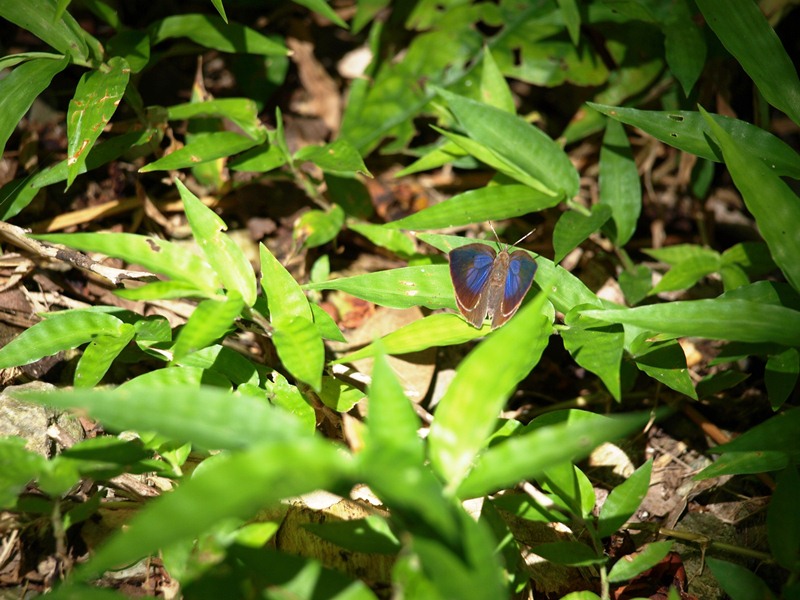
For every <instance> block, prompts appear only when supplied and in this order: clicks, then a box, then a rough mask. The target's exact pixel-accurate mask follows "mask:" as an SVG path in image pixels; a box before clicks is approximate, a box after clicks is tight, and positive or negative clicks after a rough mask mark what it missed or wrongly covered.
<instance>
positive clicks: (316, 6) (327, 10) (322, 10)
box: [293, 0, 349, 29]
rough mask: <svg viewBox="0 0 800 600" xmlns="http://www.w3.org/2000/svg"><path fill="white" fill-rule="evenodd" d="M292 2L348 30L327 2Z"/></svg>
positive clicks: (305, 0) (316, 0)
mask: <svg viewBox="0 0 800 600" xmlns="http://www.w3.org/2000/svg"><path fill="white" fill-rule="evenodd" d="M293 2H294V3H295V4H300V5H301V6H305V7H306V8H307V9H309V10H312V11H314V12H315V13H318V14H320V15H322V16H323V17H325V18H326V19H329V20H330V21H331V22H333V23H336V25H338V26H339V27H344V28H345V29H349V27H348V26H347V23H345V22H344V21H343V20H342V18H341V17H340V16H339V15H337V14H336V12H335V11H334V10H333V9H332V8H331V7H330V6H329V5H328V3H327V2H325V0H293Z"/></svg>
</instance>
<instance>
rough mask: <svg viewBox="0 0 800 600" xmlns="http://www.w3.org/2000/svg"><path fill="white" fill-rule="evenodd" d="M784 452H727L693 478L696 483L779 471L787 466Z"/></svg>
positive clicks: (787, 460)
mask: <svg viewBox="0 0 800 600" xmlns="http://www.w3.org/2000/svg"><path fill="white" fill-rule="evenodd" d="M789 464H790V461H789V457H788V456H786V453H785V452H779V451H774V450H758V451H757V452H727V453H726V454H723V455H722V456H720V457H719V458H717V460H715V461H714V462H713V464H710V465H709V466H707V467H706V468H705V469H703V470H702V471H701V472H700V473H698V474H697V475H695V476H694V479H696V480H697V481H702V480H703V479H711V478H713V477H721V476H723V475H748V474H754V473H768V472H770V471H780V470H781V469H784V468H786V467H787V466H789Z"/></svg>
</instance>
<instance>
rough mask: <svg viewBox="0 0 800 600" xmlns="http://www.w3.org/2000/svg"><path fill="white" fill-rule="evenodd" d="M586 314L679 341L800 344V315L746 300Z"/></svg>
mask: <svg viewBox="0 0 800 600" xmlns="http://www.w3.org/2000/svg"><path fill="white" fill-rule="evenodd" d="M583 314H584V316H587V317H591V318H593V319H599V320H601V321H606V322H607V323H622V324H624V325H635V326H637V327H641V328H642V329H645V330H647V331H658V332H660V333H664V334H668V335H672V336H676V337H684V336H688V337H704V338H708V339H712V340H732V341H740V342H776V343H779V344H784V345H786V346H797V344H798V340H800V312H798V311H795V310H791V309H789V308H785V307H783V306H774V305H769V304H763V303H761V302H751V301H747V300H728V299H724V298H715V299H710V300H686V301H680V302H670V303H667V304H652V305H648V306H637V307H636V308H629V309H618V310H588V311H584V313H583ZM731 323H735V324H736V327H731Z"/></svg>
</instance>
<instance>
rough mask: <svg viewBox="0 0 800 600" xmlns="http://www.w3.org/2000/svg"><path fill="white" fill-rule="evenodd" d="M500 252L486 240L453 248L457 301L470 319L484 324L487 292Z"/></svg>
mask: <svg viewBox="0 0 800 600" xmlns="http://www.w3.org/2000/svg"><path fill="white" fill-rule="evenodd" d="M495 256H496V253H495V251H494V250H493V249H492V248H491V247H489V246H486V245H485V244H467V245H466V246H461V247H460V248H456V249H454V250H452V251H451V252H450V278H451V279H452V280H453V289H454V290H455V292H456V303H457V304H458V308H459V309H460V310H461V313H462V314H463V315H464V316H465V317H466V319H467V321H469V322H470V323H472V324H473V325H474V326H475V327H481V325H482V324H483V320H484V318H486V301H487V297H486V294H484V293H483V292H484V291H485V289H486V286H487V284H488V283H489V276H490V275H491V273H492V267H493V265H494V259H495Z"/></svg>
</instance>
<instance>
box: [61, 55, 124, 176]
mask: <svg viewBox="0 0 800 600" xmlns="http://www.w3.org/2000/svg"><path fill="white" fill-rule="evenodd" d="M130 75H131V70H130V67H129V66H128V63H127V62H125V59H123V58H119V57H114V58H112V59H110V60H109V61H108V63H107V64H105V65H101V66H100V68H99V69H96V70H94V71H90V72H89V73H87V74H86V75H84V76H83V77H81V80H80V82H78V87H77V88H76V89H75V94H74V95H73V97H72V100H70V101H69V109H68V111H67V187H69V186H70V185H72V182H73V181H75V178H76V177H77V176H78V173H80V172H81V170H82V169H84V164H85V163H86V157H87V155H88V154H89V151H90V150H91V149H92V147H93V146H94V143H95V142H96V141H97V138H98V137H100V134H101V133H102V131H103V129H104V128H105V126H106V124H107V123H108V122H109V121H110V120H111V117H112V116H114V112H115V111H116V110H117V106H118V105H119V102H120V100H121V99H122V96H123V94H124V93H125V89H126V88H127V87H128V80H129V79H130Z"/></svg>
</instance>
